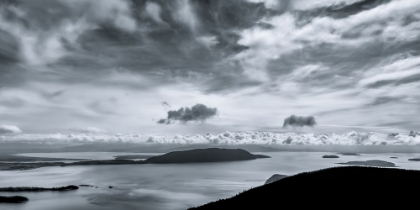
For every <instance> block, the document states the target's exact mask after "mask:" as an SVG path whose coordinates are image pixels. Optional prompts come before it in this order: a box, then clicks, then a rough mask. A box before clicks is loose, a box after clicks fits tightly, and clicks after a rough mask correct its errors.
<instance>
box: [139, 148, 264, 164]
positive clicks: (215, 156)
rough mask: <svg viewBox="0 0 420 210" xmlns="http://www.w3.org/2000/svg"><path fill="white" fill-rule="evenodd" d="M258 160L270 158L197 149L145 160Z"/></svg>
mask: <svg viewBox="0 0 420 210" xmlns="http://www.w3.org/2000/svg"><path fill="white" fill-rule="evenodd" d="M258 158H270V157H269V156H266V155H254V154H251V153H249V152H247V151H245V150H243V149H219V148H208V149H195V150H188V151H175V152H170V153H167V154H164V155H160V156H155V157H151V158H148V159H146V160H145V162H147V163H154V164H167V163H203V162H225V161H241V160H255V159H258Z"/></svg>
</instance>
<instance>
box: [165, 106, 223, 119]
mask: <svg viewBox="0 0 420 210" xmlns="http://www.w3.org/2000/svg"><path fill="white" fill-rule="evenodd" d="M216 115H217V108H210V107H207V106H206V105H203V104H196V105H194V106H193V107H191V108H189V107H185V108H184V107H183V108H180V109H178V110H171V111H168V116H167V118H166V119H160V120H158V122H157V123H159V124H170V123H172V122H173V121H179V122H182V123H187V122H190V121H201V122H204V121H206V120H208V119H210V118H212V117H214V116H216Z"/></svg>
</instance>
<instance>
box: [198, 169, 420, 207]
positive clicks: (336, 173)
mask: <svg viewBox="0 0 420 210" xmlns="http://www.w3.org/2000/svg"><path fill="white" fill-rule="evenodd" d="M419 187H420V171H410V170H402V169H390V168H373V167H360V166H353V167H337V168H330V169H324V170H320V171H315V172H309V173H301V174H297V175H294V176H290V177H285V178H283V179H281V180H279V181H277V182H273V183H271V184H267V185H263V186H260V187H257V188H253V189H250V190H248V191H245V192H243V193H241V194H239V195H236V196H234V197H232V198H228V199H222V200H219V201H216V202H213V203H209V204H206V205H204V206H201V207H197V208H191V210H208V209H212V210H223V209H264V210H271V209H290V208H293V209H315V208H325V207H329V208H331V207H334V208H335V209H341V208H342V207H347V208H349V207H350V209H365V208H366V207H367V206H369V207H375V208H376V209H378V208H379V207H390V206H392V205H398V207H399V208H400V209H401V207H403V206H410V205H413V206H414V205H417V201H418V199H417V194H416V193H410V191H412V190H416V189H419Z"/></svg>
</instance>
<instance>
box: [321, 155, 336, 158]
mask: <svg viewBox="0 0 420 210" xmlns="http://www.w3.org/2000/svg"><path fill="white" fill-rule="evenodd" d="M322 158H340V157H338V156H337V155H324V156H322Z"/></svg>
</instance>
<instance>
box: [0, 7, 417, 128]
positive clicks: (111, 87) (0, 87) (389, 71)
mask: <svg viewBox="0 0 420 210" xmlns="http://www.w3.org/2000/svg"><path fill="white" fill-rule="evenodd" d="M419 20H420V1H419V0H392V1H391V0H364V1H363V0H290V1H288V0H229V1H227V0H172V1H169V0H4V1H1V2H0V125H1V127H0V132H2V133H7V132H9V133H16V132H21V131H23V132H25V133H57V132H61V133H71V132H96V133H102V132H110V133H162V134H164V133H177V132H179V133H203V132H219V131H225V130H231V131H240V130H275V129H281V127H282V125H283V120H284V119H285V118H287V117H289V116H290V115H292V114H294V115H298V116H314V117H315V118H316V121H317V125H318V126H316V127H315V128H314V129H323V131H324V130H331V131H335V130H336V129H339V128H346V129H350V130H351V129H352V128H357V127H359V126H360V127H366V128H369V129H382V128H383V129H388V128H391V129H392V128H395V129H407V130H410V129H413V130H416V128H417V130H419V129H418V128H419V127H420V120H419V119H418V116H419V115H420V106H419V103H420V101H419V100H420V53H419V52H420V45H419V44H420V22H419ZM196 104H203V105H205V106H207V107H208V108H209V110H214V108H217V115H216V116H214V117H211V118H210V119H207V118H205V119H203V118H200V120H197V122H184V121H182V122H172V123H162V122H167V121H163V120H165V119H166V120H169V116H168V115H167V112H168V111H170V110H174V111H177V110H179V109H180V108H181V107H190V108H191V107H193V106H194V105H196ZM174 113H175V112H174ZM167 118H168V119H167ZM171 119H180V118H171ZM159 120H161V123H157V122H159ZM346 126H356V127H346Z"/></svg>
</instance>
